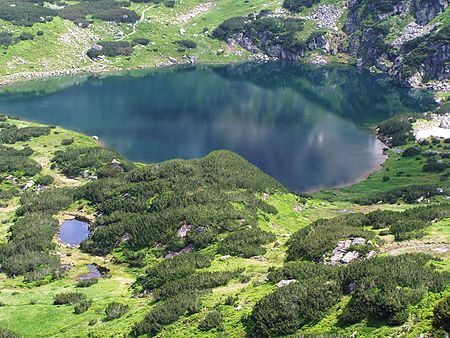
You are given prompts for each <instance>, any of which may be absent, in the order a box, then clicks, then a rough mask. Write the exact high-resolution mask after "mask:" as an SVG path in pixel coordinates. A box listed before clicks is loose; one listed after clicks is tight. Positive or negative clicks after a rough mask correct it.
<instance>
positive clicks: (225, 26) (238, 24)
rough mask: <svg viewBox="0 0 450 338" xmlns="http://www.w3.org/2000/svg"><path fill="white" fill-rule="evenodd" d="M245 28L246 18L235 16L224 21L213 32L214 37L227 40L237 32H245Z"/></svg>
mask: <svg viewBox="0 0 450 338" xmlns="http://www.w3.org/2000/svg"><path fill="white" fill-rule="evenodd" d="M244 29H245V18H244V17H240V16H238V17H233V18H230V19H228V20H225V21H224V22H222V23H221V24H220V25H219V27H217V28H216V29H215V30H214V31H213V32H212V37H213V38H214V39H219V40H226V39H228V38H230V37H232V36H233V35H234V34H236V33H241V32H243V31H244Z"/></svg>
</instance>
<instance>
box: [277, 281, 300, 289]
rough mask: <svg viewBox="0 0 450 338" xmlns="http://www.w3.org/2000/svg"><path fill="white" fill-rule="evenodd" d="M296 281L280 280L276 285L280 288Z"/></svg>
mask: <svg viewBox="0 0 450 338" xmlns="http://www.w3.org/2000/svg"><path fill="white" fill-rule="evenodd" d="M296 281H297V280H296V279H283V280H280V281H279V282H278V284H277V288H282V287H283V286H286V285H289V284H291V283H294V282H296Z"/></svg>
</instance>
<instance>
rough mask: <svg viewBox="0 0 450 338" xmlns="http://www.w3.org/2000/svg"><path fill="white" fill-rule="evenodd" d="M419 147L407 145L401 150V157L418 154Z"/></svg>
mask: <svg viewBox="0 0 450 338" xmlns="http://www.w3.org/2000/svg"><path fill="white" fill-rule="evenodd" d="M420 151H421V150H420V147H409V148H406V149H405V151H404V152H403V154H402V156H403V157H414V156H417V155H419V154H420Z"/></svg>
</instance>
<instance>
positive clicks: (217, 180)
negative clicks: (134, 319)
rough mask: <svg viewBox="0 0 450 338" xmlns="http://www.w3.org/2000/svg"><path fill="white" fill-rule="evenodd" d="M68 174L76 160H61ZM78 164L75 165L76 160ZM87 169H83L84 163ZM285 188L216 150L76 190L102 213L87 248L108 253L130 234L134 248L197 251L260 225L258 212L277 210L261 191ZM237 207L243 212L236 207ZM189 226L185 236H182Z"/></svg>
mask: <svg viewBox="0 0 450 338" xmlns="http://www.w3.org/2000/svg"><path fill="white" fill-rule="evenodd" d="M60 163H62V164H63V165H68V166H71V167H68V169H69V170H73V169H74V168H77V167H78V166H77V165H74V164H73V163H74V162H71V161H68V162H66V160H65V159H63V158H61V160H60ZM75 163H76V162H75ZM83 167H84V165H83ZM276 190H283V188H282V187H281V186H280V185H279V184H278V183H277V182H276V181H275V180H273V179H272V178H270V177H269V176H267V175H265V174H263V173H262V172H261V171H259V169H257V168H256V167H254V166H253V165H251V164H250V163H248V162H247V161H246V160H244V159H243V158H242V157H240V156H238V155H235V154H233V153H230V152H227V151H217V152H213V153H211V154H209V155H208V156H206V157H204V158H201V159H198V160H187V161H186V160H172V161H167V162H163V163H160V164H156V165H147V166H145V167H141V168H137V169H134V170H131V171H130V172H128V173H124V174H121V175H119V176H118V177H115V178H105V179H99V180H96V181H92V182H90V183H88V184H86V185H85V186H83V187H81V188H79V189H78V191H77V198H78V199H79V198H82V199H86V200H88V201H89V202H90V203H91V204H92V206H93V207H94V208H95V209H96V210H97V211H98V212H100V213H101V214H102V215H101V216H99V217H97V218H96V220H95V222H94V223H93V224H92V228H93V230H94V229H95V230H94V231H93V233H92V236H91V237H90V239H89V240H88V241H85V242H83V243H82V248H83V250H86V251H89V252H95V253H106V252H109V251H110V250H111V249H112V248H114V247H115V246H117V245H118V244H120V242H121V239H122V237H123V236H124V235H125V234H127V245H128V246H129V248H132V249H138V248H144V247H149V246H153V245H154V244H155V243H157V242H159V243H163V244H165V245H166V248H167V249H168V250H180V249H182V248H183V247H185V246H187V245H194V246H195V247H197V248H200V247H205V246H206V245H208V244H210V243H212V242H214V241H215V240H216V237H217V234H218V233H220V232H224V231H230V230H233V229H236V228H238V227H240V226H241V224H240V220H241V219H245V224H243V225H242V226H246V225H254V226H256V225H257V219H258V214H257V211H264V212H268V213H276V209H274V208H273V207H271V206H270V205H268V204H267V203H266V202H264V201H262V200H260V199H259V198H257V197H256V196H255V193H256V192H264V191H276ZM235 204H239V205H242V206H243V208H236V207H235ZM186 224H188V225H190V230H189V231H188V232H187V234H186V236H185V237H179V236H177V231H178V230H179V228H180V227H182V226H183V225H186Z"/></svg>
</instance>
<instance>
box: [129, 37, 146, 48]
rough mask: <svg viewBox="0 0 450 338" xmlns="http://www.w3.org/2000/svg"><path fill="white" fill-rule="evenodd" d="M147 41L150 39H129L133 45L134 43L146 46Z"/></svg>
mask: <svg viewBox="0 0 450 338" xmlns="http://www.w3.org/2000/svg"><path fill="white" fill-rule="evenodd" d="M149 43H150V40H149V39H146V38H135V39H133V40H131V45H132V46H135V45H142V46H147V45H148V44H149Z"/></svg>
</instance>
